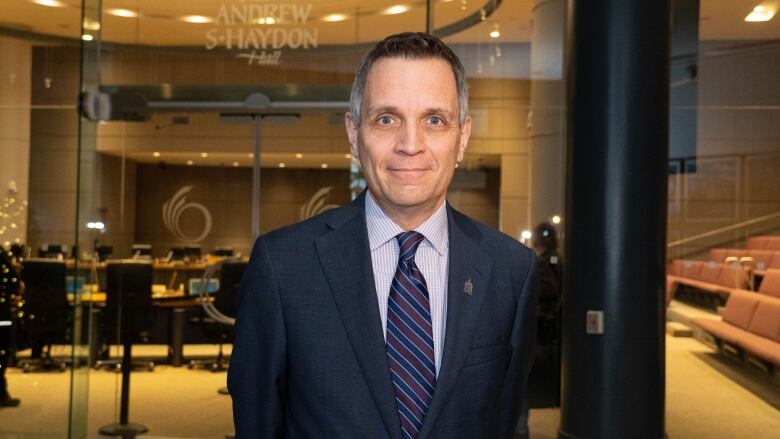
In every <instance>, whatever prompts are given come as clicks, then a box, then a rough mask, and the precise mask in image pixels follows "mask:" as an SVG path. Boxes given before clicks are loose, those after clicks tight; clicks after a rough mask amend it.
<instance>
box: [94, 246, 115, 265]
mask: <svg viewBox="0 0 780 439" xmlns="http://www.w3.org/2000/svg"><path fill="white" fill-rule="evenodd" d="M95 252H96V253H97V256H98V261H99V262H105V260H106V259H108V258H110V257H111V254H112V253H113V252H114V247H112V246H110V245H99V246H97V248H96V249H95Z"/></svg>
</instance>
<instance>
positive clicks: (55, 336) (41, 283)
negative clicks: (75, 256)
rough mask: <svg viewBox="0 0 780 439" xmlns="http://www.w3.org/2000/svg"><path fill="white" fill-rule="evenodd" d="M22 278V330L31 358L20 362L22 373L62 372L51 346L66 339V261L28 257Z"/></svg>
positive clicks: (60, 361)
mask: <svg viewBox="0 0 780 439" xmlns="http://www.w3.org/2000/svg"><path fill="white" fill-rule="evenodd" d="M21 278H22V281H23V282H24V284H25V286H26V290H25V293H24V305H23V306H22V307H21V312H22V318H21V329H22V330H24V331H25V332H26V333H27V336H28V337H29V341H30V345H31V347H32V355H31V356H30V359H27V360H21V361H20V363H19V365H20V366H21V368H22V372H25V373H26V372H32V371H38V370H40V371H52V370H54V371H60V372H62V371H64V370H65V368H66V367H67V363H66V362H65V361H63V360H57V359H54V358H52V356H51V346H52V344H54V343H55V342H62V341H65V340H67V330H68V323H69V320H70V313H71V310H70V305H69V304H68V295H67V289H66V285H65V262H63V261H55V260H51V259H27V260H25V261H24V264H23V265H22V272H21ZM44 348H45V352H44Z"/></svg>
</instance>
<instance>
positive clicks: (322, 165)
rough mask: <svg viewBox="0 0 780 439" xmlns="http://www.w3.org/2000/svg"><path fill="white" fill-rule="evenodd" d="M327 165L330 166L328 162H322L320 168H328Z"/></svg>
mask: <svg viewBox="0 0 780 439" xmlns="http://www.w3.org/2000/svg"><path fill="white" fill-rule="evenodd" d="M327 167H328V164H327V163H321V164H320V168H322V169H326V168H327Z"/></svg>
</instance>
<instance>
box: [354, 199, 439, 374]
mask: <svg viewBox="0 0 780 439" xmlns="http://www.w3.org/2000/svg"><path fill="white" fill-rule="evenodd" d="M366 195H367V196H366V225H367V226H368V243H369V246H370V247H371V264H372V266H373V269H374V283H375V285H376V296H377V302H378V303H379V315H380V317H381V318H382V334H384V335H385V337H387V299H388V297H389V296H390V285H391V283H392V281H393V276H394V275H395V270H396V268H397V267H398V240H397V239H395V237H396V235H398V234H399V233H403V232H405V231H406V230H404V229H402V228H401V226H399V225H398V224H396V223H395V222H393V220H392V219H390V217H388V216H387V215H385V213H384V212H383V211H382V209H381V208H380V207H379V206H378V205H377V204H376V202H375V201H374V199H373V198H372V195H371V191H370V190H369V191H367V194H366ZM446 206H447V202H446V201H445V202H444V203H442V205H441V206H440V207H439V209H438V210H436V212H435V213H434V214H433V215H431V217H430V218H428V219H427V220H425V222H424V223H422V224H421V225H420V226H419V227H417V228H415V229H414V230H415V231H417V232H420V233H422V234H423V236H425V239H424V240H423V241H422V242H421V243H420V246H419V247H418V248H417V253H416V254H415V257H414V261H415V263H416V264H417V267H418V268H419V269H420V271H421V272H422V274H423V276H424V277H425V283H426V284H427V285H428V295H429V300H430V306H431V324H432V326H433V353H434V357H435V365H436V375H438V374H439V370H440V369H441V353H442V347H443V346H444V332H445V322H446V321H447V316H446V312H447V311H446V310H447V274H448V273H447V271H448V267H449V264H448V263H449V231H448V229H447V207H446Z"/></svg>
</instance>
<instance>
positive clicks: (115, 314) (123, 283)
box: [94, 259, 154, 374]
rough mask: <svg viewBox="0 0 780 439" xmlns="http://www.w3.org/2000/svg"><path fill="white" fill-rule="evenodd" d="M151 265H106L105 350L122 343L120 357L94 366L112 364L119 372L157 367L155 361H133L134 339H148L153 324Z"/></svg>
mask: <svg viewBox="0 0 780 439" xmlns="http://www.w3.org/2000/svg"><path fill="white" fill-rule="evenodd" d="M151 291H152V264H151V263H150V262H149V261H142V260H135V259H122V260H109V261H108V263H107V265H106V307H105V308H104V310H103V325H102V327H103V331H102V333H103V339H104V341H105V344H106V345H105V347H104V349H103V352H104V353H106V354H107V353H108V346H110V345H111V344H122V346H123V347H124V355H123V357H122V358H121V359H119V358H114V359H104V360H99V361H96V362H95V366H94V367H95V369H100V368H102V367H110V366H113V368H114V369H115V370H116V371H122V373H123V374H124V369H126V368H127V369H129V368H131V367H133V366H135V367H141V368H145V369H148V370H149V371H152V370H154V362H152V361H141V360H132V355H131V349H132V345H133V343H134V342H137V341H146V340H148V336H149V329H150V327H151V323H152V322H151V313H152V293H151Z"/></svg>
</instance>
